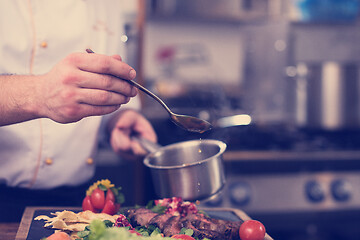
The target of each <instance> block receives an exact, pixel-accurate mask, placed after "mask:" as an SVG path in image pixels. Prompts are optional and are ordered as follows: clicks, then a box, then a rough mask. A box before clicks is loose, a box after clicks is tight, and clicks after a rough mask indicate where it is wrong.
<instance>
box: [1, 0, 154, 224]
mask: <svg viewBox="0 0 360 240" xmlns="http://www.w3.org/2000/svg"><path fill="white" fill-rule="evenodd" d="M124 4H126V1H124V0H123V1H121V0H103V1H97V0H62V1H58V0H2V1H0V36H1V37H0V220H5V221H9V220H10V219H11V216H15V217H13V219H14V220H15V221H17V220H19V216H21V214H22V212H23V210H24V209H23V208H24V207H25V206H27V205H53V204H59V205H63V206H65V205H74V204H76V205H79V206H80V204H81V200H82V197H83V196H84V191H85V188H86V187H87V186H88V181H89V179H90V178H91V177H92V176H93V174H94V170H95V164H96V163H95V162H94V161H95V159H94V153H95V150H96V146H97V139H98V136H99V134H100V132H99V129H102V128H101V126H104V127H103V129H104V130H105V131H107V133H108V135H109V140H110V143H111V146H112V148H113V149H114V151H115V152H117V153H119V154H134V155H141V154H144V152H143V150H142V149H141V147H140V146H139V145H138V144H137V143H135V142H133V141H131V139H130V138H129V136H130V135H132V134H138V135H140V136H142V137H144V138H147V139H149V140H151V141H156V134H155V132H154V130H153V128H152V126H151V124H150V123H149V122H148V121H147V120H146V119H145V118H144V117H143V116H142V115H141V114H140V113H139V112H138V111H136V109H138V108H139V102H138V100H137V98H136V97H135V96H136V94H137V90H136V89H135V88H134V87H133V86H131V85H130V84H128V83H127V82H126V81H125V80H124V79H134V78H135V77H136V71H135V70H134V69H133V68H132V67H131V66H129V65H128V64H126V63H125V62H123V61H122V58H121V54H122V53H124V43H122V42H121V41H120V36H121V35H122V34H123V30H124V28H123V21H124V20H123V18H122V16H123V14H122V10H123V9H124V7H125V6H124ZM86 48H91V49H92V50H94V51H95V52H96V53H92V54H88V53H86V52H85V49H86ZM19 206H20V207H19Z"/></svg>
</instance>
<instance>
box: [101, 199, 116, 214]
mask: <svg viewBox="0 0 360 240" xmlns="http://www.w3.org/2000/svg"><path fill="white" fill-rule="evenodd" d="M116 209H117V207H116V205H115V203H114V202H113V201H111V200H108V201H106V203H105V206H104V208H103V210H102V211H101V212H102V213H107V214H109V215H114V214H115V213H116V212H117V210H116Z"/></svg>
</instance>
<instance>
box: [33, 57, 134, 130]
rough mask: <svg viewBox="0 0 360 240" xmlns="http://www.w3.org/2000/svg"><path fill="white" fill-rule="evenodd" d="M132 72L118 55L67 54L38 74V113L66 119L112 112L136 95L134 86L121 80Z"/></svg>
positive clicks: (66, 120) (129, 77)
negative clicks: (51, 67) (50, 68)
mask: <svg viewBox="0 0 360 240" xmlns="http://www.w3.org/2000/svg"><path fill="white" fill-rule="evenodd" d="M135 76H136V72H135V70H134V69H133V68H132V67H130V66H129V65H127V64H126V63H124V62H122V61H121V57H120V56H118V55H116V56H105V55H101V54H95V53H94V54H88V53H73V54H70V55H68V56H67V57H66V58H65V59H63V60H62V61H60V62H59V63H58V64H57V65H55V66H54V68H53V69H52V70H51V71H50V72H48V73H47V74H44V75H42V76H41V77H40V81H39V82H38V84H37V88H38V89H40V90H39V93H40V94H38V95H39V99H37V101H39V105H41V103H42V104H43V105H44V107H42V108H40V110H41V112H40V115H41V116H44V117H48V118H51V119H52V120H54V121H56V122H60V123H69V122H75V121H78V120H80V119H82V118H84V117H87V116H95V115H104V114H108V113H111V112H114V111H115V110H117V109H118V108H119V107H120V106H121V105H122V104H125V103H128V102H129V100H130V98H131V97H134V96H136V94H137V90H136V88H135V87H133V86H132V85H131V84H129V83H128V82H127V81H125V80H122V79H134V78H135ZM35 90H37V89H35Z"/></svg>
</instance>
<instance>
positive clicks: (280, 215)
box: [158, 124, 360, 240]
mask: <svg viewBox="0 0 360 240" xmlns="http://www.w3.org/2000/svg"><path fill="white" fill-rule="evenodd" d="M168 128H171V129H168ZM158 131H159V133H160V134H159V136H160V143H162V144H163V145H166V144H169V143H172V142H177V141H184V140H188V139H192V138H199V135H196V134H194V135H191V134H190V135H189V134H188V133H185V132H182V131H177V130H176V127H172V125H171V124H170V125H166V124H161V126H160V127H159V129H158ZM161 131H164V133H166V132H173V133H174V134H172V135H169V134H164V135H162V134H161ZM161 136H162V137H161ZM201 138H214V139H219V140H222V141H224V142H226V143H227V145H228V148H227V151H226V152H225V154H224V156H223V157H224V163H225V170H226V178H227V183H226V186H225V187H224V189H223V190H222V191H221V192H220V193H219V194H218V195H217V196H216V197H214V198H213V199H211V200H208V201H202V202H201V205H202V206H206V207H231V208H238V209H241V210H243V211H245V212H246V213H247V214H248V215H250V217H252V218H254V219H258V220H260V221H262V222H263V223H264V224H265V226H266V227H267V228H268V231H269V233H270V234H271V236H273V237H274V239H286V240H297V239H302V240H307V239H318V240H323V239H327V240H333V239H342V240H347V239H356V238H354V236H360V235H359V233H360V229H359V228H358V227H357V226H359V224H360V187H359V186H360V131H359V130H342V131H332V132H329V131H322V130H309V129H298V128H292V127H286V126H284V125H278V126H243V127H231V128H224V129H215V130H213V131H211V132H209V133H207V134H205V135H202V136H201Z"/></svg>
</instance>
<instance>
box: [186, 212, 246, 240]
mask: <svg viewBox="0 0 360 240" xmlns="http://www.w3.org/2000/svg"><path fill="white" fill-rule="evenodd" d="M181 223H182V225H183V227H185V228H188V229H192V230H193V231H194V236H195V237H198V238H199V239H201V238H204V237H206V238H209V239H240V238H239V233H238V232H239V227H240V222H238V223H237V224H235V222H231V221H225V220H220V219H214V218H210V217H207V216H205V215H203V214H189V215H187V216H186V217H184V218H183V219H182V220H181Z"/></svg>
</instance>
